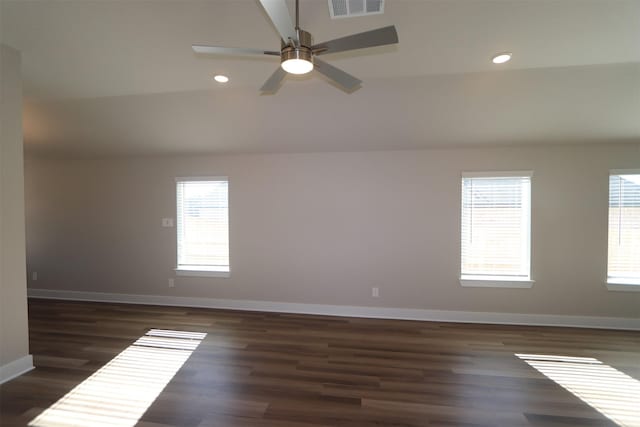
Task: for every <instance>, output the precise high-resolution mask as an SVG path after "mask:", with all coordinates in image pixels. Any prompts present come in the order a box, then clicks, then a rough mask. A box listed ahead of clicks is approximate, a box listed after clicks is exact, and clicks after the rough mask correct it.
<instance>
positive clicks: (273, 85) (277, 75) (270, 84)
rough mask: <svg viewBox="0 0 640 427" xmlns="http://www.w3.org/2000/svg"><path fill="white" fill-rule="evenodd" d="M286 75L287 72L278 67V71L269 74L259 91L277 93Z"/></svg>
mask: <svg viewBox="0 0 640 427" xmlns="http://www.w3.org/2000/svg"><path fill="white" fill-rule="evenodd" d="M286 75H287V72H286V71H285V70H283V69H282V67H280V66H278V69H277V70H276V71H274V73H273V74H271V77H269V78H268V79H267V81H266V82H264V84H263V85H262V87H261V88H260V91H262V92H270V93H273V92H275V91H277V90H278V88H279V87H280V83H282V80H283V79H284V77H285V76H286Z"/></svg>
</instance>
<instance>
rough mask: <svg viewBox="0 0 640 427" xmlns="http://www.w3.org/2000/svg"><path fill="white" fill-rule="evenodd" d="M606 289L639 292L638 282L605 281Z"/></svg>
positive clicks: (639, 285) (639, 284)
mask: <svg viewBox="0 0 640 427" xmlns="http://www.w3.org/2000/svg"><path fill="white" fill-rule="evenodd" d="M607 289H608V290H610V291H617V292H640V283H635V284H634V283H621V282H619V281H615V282H607Z"/></svg>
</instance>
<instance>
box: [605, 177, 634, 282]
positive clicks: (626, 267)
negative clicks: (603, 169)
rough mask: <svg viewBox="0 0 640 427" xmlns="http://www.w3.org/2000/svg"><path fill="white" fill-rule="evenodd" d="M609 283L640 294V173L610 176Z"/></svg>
mask: <svg viewBox="0 0 640 427" xmlns="http://www.w3.org/2000/svg"><path fill="white" fill-rule="evenodd" d="M607 282H608V283H609V284H614V285H615V284H617V285H633V286H638V288H636V289H638V290H640V171H611V173H610V175H609V262H608V272H607ZM610 288H612V289H615V288H616V287H615V286H614V287H610Z"/></svg>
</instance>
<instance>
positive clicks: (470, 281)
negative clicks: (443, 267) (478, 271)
mask: <svg viewBox="0 0 640 427" xmlns="http://www.w3.org/2000/svg"><path fill="white" fill-rule="evenodd" d="M534 283H535V281H534V280H531V279H524V278H522V279H520V278H516V277H504V276H462V277H461V278H460V285H461V286H463V287H465V288H516V289H529V288H532V287H533V284H534Z"/></svg>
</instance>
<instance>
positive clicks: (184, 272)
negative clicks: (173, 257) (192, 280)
mask: <svg viewBox="0 0 640 427" xmlns="http://www.w3.org/2000/svg"><path fill="white" fill-rule="evenodd" d="M174 271H175V272H176V276H184V277H224V278H228V277H231V272H229V271H228V270H227V271H215V270H207V269H204V268H202V269H201V268H197V269H188V268H176V269H174Z"/></svg>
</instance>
